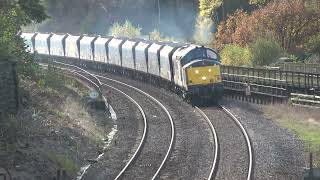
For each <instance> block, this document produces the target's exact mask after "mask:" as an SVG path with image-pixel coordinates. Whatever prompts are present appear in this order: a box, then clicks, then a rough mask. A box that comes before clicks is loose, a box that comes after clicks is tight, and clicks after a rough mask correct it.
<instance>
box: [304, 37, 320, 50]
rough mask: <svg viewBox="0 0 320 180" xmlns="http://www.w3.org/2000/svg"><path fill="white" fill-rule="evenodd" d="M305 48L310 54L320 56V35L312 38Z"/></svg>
mask: <svg viewBox="0 0 320 180" xmlns="http://www.w3.org/2000/svg"><path fill="white" fill-rule="evenodd" d="M305 48H306V49H308V52H309V53H311V54H318V55H320V33H318V34H317V35H315V36H313V37H311V38H310V40H309V42H308V43H307V44H306V47H305Z"/></svg>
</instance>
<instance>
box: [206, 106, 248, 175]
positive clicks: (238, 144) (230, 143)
mask: <svg viewBox="0 0 320 180" xmlns="http://www.w3.org/2000/svg"><path fill="white" fill-rule="evenodd" d="M201 110H202V111H203V113H204V114H205V115H207V116H208V118H209V119H210V120H211V122H212V123H213V125H214V126H215V127H216V129H217V136H218V138H219V141H218V146H219V148H218V162H217V164H218V166H217V167H216V169H215V172H216V173H215V179H228V180H229V179H246V180H250V179H251V178H252V177H251V176H252V171H253V148H252V146H251V142H250V138H249V136H248V133H247V132H246V130H245V128H244V127H243V125H242V124H241V122H240V121H239V120H238V118H236V116H235V115H233V114H232V113H231V112H230V111H229V110H228V109H227V108H225V107H224V106H222V105H219V106H218V107H209V108H201Z"/></svg>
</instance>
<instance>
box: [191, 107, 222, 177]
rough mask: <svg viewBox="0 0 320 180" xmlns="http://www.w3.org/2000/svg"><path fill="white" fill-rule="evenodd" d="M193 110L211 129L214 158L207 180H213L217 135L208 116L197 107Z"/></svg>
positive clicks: (217, 147) (217, 148) (216, 158)
mask: <svg viewBox="0 0 320 180" xmlns="http://www.w3.org/2000/svg"><path fill="white" fill-rule="evenodd" d="M195 109H196V110H197V111H198V112H199V113H200V114H201V115H202V116H203V117H204V119H206V121H207V123H208V124H209V126H210V128H211V132H212V135H213V139H214V146H215V148H214V158H213V162H212V165H211V170H210V174H209V177H208V180H211V179H213V176H214V175H213V173H214V172H215V171H216V170H217V162H218V152H219V142H218V135H217V132H216V129H215V128H214V126H213V124H212V122H211V121H210V119H209V118H208V116H207V115H206V114H205V113H204V112H203V111H202V110H201V109H200V108H198V107H197V106H195Z"/></svg>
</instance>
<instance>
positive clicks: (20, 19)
mask: <svg viewBox="0 0 320 180" xmlns="http://www.w3.org/2000/svg"><path fill="white" fill-rule="evenodd" d="M0 5H1V6H0V60H12V59H14V58H16V59H25V58H26V57H27V56H29V55H28V54H27V53H26V52H25V48H26V47H25V45H24V43H23V40H22V38H20V37H18V36H17V33H18V32H19V31H20V29H21V26H23V25H27V24H28V23H30V22H41V21H43V20H44V19H46V18H47V15H46V13H45V10H44V8H43V7H42V6H41V4H40V1H39V0H18V1H11V0H2V1H1V3H0Z"/></svg>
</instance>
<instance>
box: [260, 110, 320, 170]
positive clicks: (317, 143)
mask: <svg viewBox="0 0 320 180" xmlns="http://www.w3.org/2000/svg"><path fill="white" fill-rule="evenodd" d="M263 112H264V113H265V115H266V116H268V117H269V118H271V119H273V120H274V121H275V122H276V123H278V124H279V125H281V126H282V127H285V128H288V129H290V130H292V131H293V132H294V133H295V134H296V135H297V136H298V137H299V138H300V139H301V140H302V141H303V142H304V144H305V148H306V151H307V152H306V153H308V152H313V153H314V157H315V160H314V162H315V165H316V166H317V167H320V110H319V109H312V108H303V107H293V106H288V105H285V104H283V105H269V106H266V107H264V108H263ZM306 157H307V154H306Z"/></svg>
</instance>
